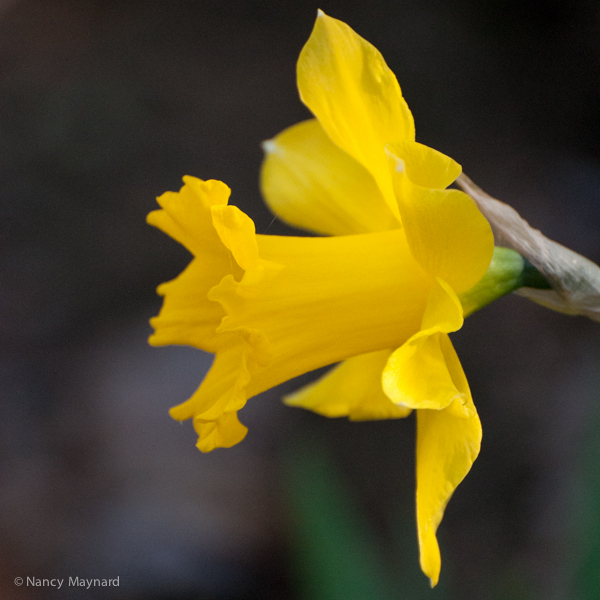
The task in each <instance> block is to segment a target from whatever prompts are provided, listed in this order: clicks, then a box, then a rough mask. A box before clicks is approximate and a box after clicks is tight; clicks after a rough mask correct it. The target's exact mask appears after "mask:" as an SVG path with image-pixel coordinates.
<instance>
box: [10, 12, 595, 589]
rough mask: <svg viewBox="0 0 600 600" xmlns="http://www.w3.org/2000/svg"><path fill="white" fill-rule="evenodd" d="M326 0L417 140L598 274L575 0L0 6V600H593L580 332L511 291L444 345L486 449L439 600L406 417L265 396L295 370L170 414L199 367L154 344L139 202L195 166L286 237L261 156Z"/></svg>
mask: <svg viewBox="0 0 600 600" xmlns="http://www.w3.org/2000/svg"><path fill="white" fill-rule="evenodd" d="M319 6H320V7H321V8H322V9H323V10H325V12H327V13H328V14H330V15H331V16H334V17H337V18H340V19H342V20H344V21H346V22H347V23H348V24H349V25H350V26H352V27H353V28H354V29H355V30H356V31H357V32H358V33H360V34H361V35H362V36H363V37H365V38H366V39H367V40H369V41H370V42H372V43H373V44H375V45H376V46H377V47H378V48H379V49H380V50H381V52H382V53H383V55H384V56H385V58H386V60H387V62H388V64H389V65H390V67H391V68H392V70H394V72H395V73H396V74H397V76H398V79H399V81H400V85H401V86H402V89H403V93H404V95H405V97H406V99H407V101H408V103H409V106H410V107H411V109H412V111H413V114H414V116H415V121H416V126H417V139H418V141H420V142H422V143H425V144H428V145H430V146H433V147H434V148H436V149H438V150H441V151H443V152H445V153H447V154H449V155H450V156H452V157H453V158H455V159H456V160H458V161H459V162H460V163H461V164H462V165H463V168H464V170H465V172H466V173H467V174H468V175H469V176H470V177H471V178H472V179H473V180H474V181H475V182H476V183H478V184H479V185H480V186H481V187H483V188H484V189H485V190H486V191H487V192H489V193H491V194H492V195H494V196H496V197H498V198H500V199H502V200H504V201H505V202H508V203H510V204H512V205H513V206H514V207H515V208H517V210H519V211H520V212H521V214H522V215H523V216H524V217H525V218H526V219H528V220H529V222H530V223H531V224H532V225H534V226H535V227H539V228H540V229H542V230H543V231H544V232H545V233H546V234H547V235H548V236H550V237H552V238H554V239H556V240H557V241H559V242H561V243H563V244H565V245H567V246H569V247H571V248H573V249H574V250H576V251H579V252H581V253H583V254H585V255H586V256H588V257H589V258H591V259H592V260H595V261H596V262H600V7H599V5H598V2H597V1H596V0H587V1H586V0H578V1H573V2H567V1H561V0H504V1H502V0H490V1H487V2H486V1H484V2H481V1H478V0H443V1H442V0H397V1H392V0H388V1H378V0H374V1H372V2H369V3H366V2H358V1H356V2H355V1H349V0H345V1H341V0H339V1H336V0H323V1H322V2H319V3H317V2H311V1H297V2H277V1H275V0H272V1H259V0H255V1H252V0H247V1H245V0H240V1H224V0H222V1H216V0H214V1H210V0H197V1H192V0H188V1H177V0H174V1H162V2H161V1H158V0H156V1H133V0H119V1H113V2H110V1H99V0H96V1H92V0H72V1H68V0H62V1H59V0H12V1H7V0H4V1H2V2H0V273H1V279H0V398H1V402H2V413H1V417H0V597H1V598H3V599H8V600H28V599H30V598H31V599H43V600H46V599H53V598H67V599H69V598H74V599H79V598H85V599H104V598H116V599H119V600H121V599H122V600H124V599H132V600H137V599H142V598H143V599H148V600H159V599H160V600H188V599H192V598H193V599H196V600H202V599H213V600H229V599H234V598H235V599H246V600H254V599H267V600H268V599H288V598H289V599H291V600H294V599H302V598H309V599H311V600H321V599H323V600H327V599H328V598H342V597H343V598H345V599H346V600H347V599H348V598H357V599H360V598H366V597H369V598H398V599H404V598H406V599H421V598H437V599H440V600H442V599H444V598H447V599H469V600H470V599H475V600H477V599H479V598H481V599H486V600H490V599H491V600H494V599H496V598H498V599H500V598H520V599H529V598H531V599H544V600H553V599H556V600H558V599H561V600H562V599H570V598H572V599H575V600H579V599H586V598H590V599H591V598H599V597H600V367H599V365H600V336H599V333H600V330H599V326H598V324H594V323H591V322H588V321H586V320H584V319H583V318H570V317H566V316H562V315H559V314H555V313H551V312H550V311H547V310H545V309H543V308H541V307H538V306H536V305H534V304H532V303H529V302H528V301H526V300H524V299H522V298H518V297H508V298H504V299H502V300H500V301H498V302H496V303H494V304H493V305H491V306H490V307H488V308H486V309H485V310H484V311H482V312H481V313H478V314H475V315H474V316H472V317H471V318H469V320H468V321H467V322H466V324H465V327H464V328H463V330H461V331H460V332H458V333H457V334H455V335H454V336H453V340H454V342H455V345H456V347H457V350H458V352H459V355H460V357H461V361H462V363H463V367H464V369H465V372H466V374H467V376H468V378H469V382H470V384H471V387H472V391H473V397H474V400H475V403H476V405H477V407H478V409H479V412H480V415H481V419H482V422H483V428H484V441H483V448H482V453H481V455H480V458H479V459H478V461H477V462H476V463H475V466H474V468H473V470H472V471H471V473H470V474H469V476H468V477H467V479H466V480H465V482H464V483H463V484H462V485H461V486H460V487H459V489H458V491H457V492H456V494H455V496H454V498H453V499H452V501H451V502H450V504H449V507H448V510H447V513H446V517H445V519H444V521H443V523H442V526H441V528H440V536H439V537H440V540H441V546H442V559H443V566H442V578H441V583H440V585H439V586H438V588H436V589H435V590H433V591H431V590H430V589H429V586H428V581H427V580H426V578H425V577H424V576H422V575H421V574H420V572H419V570H418V551H417V542H416V534H415V524H414V499H413V498H414V420H413V419H412V418H410V419H407V420H405V421H393V422H382V423H363V424H356V423H354V424H352V423H347V422H345V421H332V420H326V419H323V418H320V417H317V416H314V415H311V414H308V413H303V412H302V411H298V410H294V409H288V408H285V407H283V406H282V405H281V403H280V402H279V397H280V396H281V394H282V393H283V392H284V391H285V390H286V389H293V388H294V387H295V386H297V385H298V383H297V382H292V383H290V384H287V385H286V386H282V388H280V389H276V390H272V391H271V392H268V393H266V394H264V395H263V396H261V397H259V398H255V399H253V400H252V401H250V402H249V404H248V406H247V407H246V408H245V409H244V411H243V413H242V415H241V416H242V420H243V421H244V422H245V423H247V424H248V425H249V426H250V432H249V434H248V437H247V438H246V440H245V441H244V442H243V443H242V444H241V445H239V446H237V447H235V448H233V449H230V450H218V451H216V452H214V453H211V454H209V455H203V454H201V453H199V452H198V451H197V450H196V449H195V447H194V443H195V434H194V433H193V431H192V427H191V425H190V423H185V424H183V425H180V424H177V423H175V422H174V421H172V420H171V419H170V418H169V416H168V414H167V410H168V408H169V407H170V406H172V405H174V404H177V403H179V402H181V401H183V400H184V399H186V398H187V397H188V395H189V394H191V393H192V391H193V390H194V389H195V387H196V386H197V385H198V384H199V382H200V381H201V379H202V376H203V373H204V372H205V371H206V369H207V368H208V366H209V365H210V357H209V356H207V355H203V354H202V353H201V352H199V351H196V350H193V349H190V348H178V347H170V348H164V349H151V348H150V347H148V346H147V343H146V338H147V336H148V334H149V332H150V328H149V325H148V324H147V321H148V319H149V318H150V317H151V316H152V315H154V314H156V313H157V312H158V310H159V307H160V299H159V298H158V297H157V296H156V295H155V292H154V289H155V287H156V286H157V285H158V284H159V283H160V282H162V281H165V280H167V279H171V278H173V277H174V276H176V275H177V274H178V273H179V272H180V271H181V269H182V268H183V267H184V266H185V265H186V264H187V262H188V260H189V256H188V255H187V253H186V251H185V250H183V249H182V248H181V247H179V246H178V245H177V244H176V243H175V242H173V241H172V240H171V239H169V238H167V236H165V235H163V234H161V233H160V232H158V231H156V230H154V229H152V228H151V227H148V226H147V225H146V224H145V221H144V219H145V215H146V214H147V213H148V212H149V211H150V210H152V209H154V208H155V206H156V205H155V201H154V198H155V197H156V196H157V195H159V194H161V193H162V192H164V191H166V190H176V189H179V187H180V185H181V176H182V175H184V174H190V175H195V176H198V177H201V178H205V179H210V178H216V179H221V180H223V181H225V182H227V183H228V185H230V186H231V188H232V189H233V195H232V202H233V203H234V204H236V205H237V206H239V207H240V208H242V209H243V210H244V211H245V212H247V213H248V214H249V215H250V216H251V217H252V218H253V219H254V220H255V222H256V226H257V231H258V232H259V233H264V232H266V231H267V230H268V232H269V233H277V234H282V233H288V232H290V230H289V229H287V228H286V227H285V226H284V225H282V224H281V223H279V222H277V221H275V222H274V223H271V221H272V216H271V215H270V214H269V213H268V211H267V210H266V209H265V207H264V206H263V205H262V202H261V198H260V194H259V191H258V169H259V165H260V162H261V150H260V145H259V144H260V142H261V141H262V140H264V139H267V138H269V137H272V136H273V135H275V134H276V133H278V132H279V131H280V130H281V129H283V128H285V127H287V126H289V125H292V124H293V123H295V122H297V121H299V120H302V119H304V118H306V117H307V116H308V112H307V110H306V109H305V108H304V107H303V106H302V105H301V103H300V101H299V100H298V97H297V92H296V87H295V61H296V59H297V56H298V53H299V52H300V49H301V47H302V45H303V44H304V42H305V41H306V39H307V38H308V36H309V34H310V31H311V28H312V25H313V21H314V18H315V15H316V9H317V8H318V7H319ZM332 481H333V482H335V484H334V483H332ZM328 511H329V512H328ZM340 515H345V517H344V518H345V521H344V522H343V523H342V524H341V525H340V526H339V527H338V525H337V520H336V519H337V518H338V517H340ZM340 518H341V517H340ZM311 519H312V520H311ZM319 519H321V521H319ZM315 523H317V525H315ZM318 523H321V525H318ZM311 527H312V529H313V530H314V531H313V534H314V535H312V536H311V535H309V534H308V533H306V532H310V531H311ZM328 527H331V531H329V530H328V529H327V528H328ZM336 527H337V529H336ZM327 531H329V533H328V535H327V536H325V537H324V540H325V541H323V540H321V541H319V540H320V538H319V532H320V533H321V534H322V533H323V532H327ZM352 532H354V533H352ZM354 534H355V535H354ZM336 536H337V537H336ZM344 536H350V538H351V539H350V538H348V539H346V538H344ZM353 536H354V537H353ZM336 540H337V541H336ZM327 544H331V546H328V545H327ZM336 544H338V545H337V546H336ZM350 547H355V548H356V549H357V556H358V558H356V556H355V557H354V559H352V557H346V558H347V560H346V559H344V558H343V556H345V555H344V553H343V551H344V549H346V550H347V549H348V548H350ZM328 548H330V550H327V549H328ZM325 550H327V551H325ZM353 560H354V562H352V561H353ZM357 561H358V563H357ZM359 563H360V564H359ZM357 564H358V566H357ZM361 569H362V571H361ZM363 571H364V572H363ZM348 573H350V577H349V578H348ZM18 576H20V577H24V578H26V577H28V576H29V577H37V578H43V577H46V578H56V577H59V578H60V577H67V578H68V577H69V576H71V577H76V576H78V577H87V578H90V577H97V578H115V577H119V587H118V588H115V589H112V590H111V589H99V588H94V589H91V590H85V589H81V590H80V589H77V588H72V587H69V588H68V587H66V584H65V585H64V586H63V588H62V589H61V590H60V591H53V590H50V589H48V588H33V587H31V586H26V585H23V586H22V587H16V586H15V585H14V583H13V580H14V578H15V577H18ZM361 577H362V579H361ZM319 578H321V579H319ZM353 578H354V579H353ZM325 579H327V581H329V583H327V582H325V583H323V581H325ZM358 579H361V580H360V581H358ZM384 580H385V584H382V586H383V587H382V589H380V590H377V591H376V590H375V588H374V587H373V586H374V585H376V584H373V583H372V582H373V581H379V582H380V583H381V582H382V581H384ZM315 581H321V584H320V587H319V585H318V584H315ZM369 581H370V582H371V583H369ZM332 582H333V583H332ZM336 582H337V583H336ZM349 582H350V583H349ZM365 582H366V583H365ZM361 585H365V586H366V588H365V589H370V590H371V591H370V593H369V595H361V594H363V592H361V591H360V590H361V589H362V588H361V587H360V586H361ZM328 586H329V587H328ZM344 586H346V587H344ZM384 588H385V589H384ZM327 590H329V591H327ZM341 590H345V591H344V592H343V594H342V591H341ZM336 594H337V595H336Z"/></svg>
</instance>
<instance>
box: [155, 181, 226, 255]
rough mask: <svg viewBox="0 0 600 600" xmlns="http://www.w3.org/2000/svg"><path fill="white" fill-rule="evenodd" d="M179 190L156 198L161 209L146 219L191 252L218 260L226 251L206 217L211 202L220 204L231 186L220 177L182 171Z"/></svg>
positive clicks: (222, 204) (224, 199)
mask: <svg viewBox="0 0 600 600" xmlns="http://www.w3.org/2000/svg"><path fill="white" fill-rule="evenodd" d="M183 182H184V184H185V185H184V186H183V187H182V188H181V189H180V190H179V192H166V193H164V194H163V195H162V196H159V197H158V198H157V202H158V203H159V204H160V206H161V208H162V209H163V210H155V211H152V212H151V213H150V214H149V215H148V217H147V218H146V221H147V222H148V223H149V224H150V225H154V227H158V229H161V230H162V231H164V232H165V233H166V234H167V235H170V236H171V237H172V238H173V239H175V240H177V241H178V242H179V243H180V244H182V245H184V246H185V247H186V248H187V249H188V250H189V251H190V252H191V253H192V254H195V255H199V254H202V255H203V256H206V255H207V254H209V253H210V254H212V256H211V260H217V261H219V263H220V262H221V261H222V260H223V257H225V259H226V260H229V252H228V251H227V249H226V248H224V247H223V245H222V243H221V242H220V240H219V237H218V235H217V232H216V231H215V229H214V227H213V225H212V220H211V217H210V210H211V208H212V207H213V206H224V205H226V204H227V202H228V200H229V195H230V194H231V190H230V189H229V187H228V186H226V185H225V184H224V183H223V182H222V181H216V180H209V181H202V180H201V179H197V178H196V177H190V176H189V175H186V176H185V177H184V178H183Z"/></svg>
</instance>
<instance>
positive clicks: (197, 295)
mask: <svg viewBox="0 0 600 600" xmlns="http://www.w3.org/2000/svg"><path fill="white" fill-rule="evenodd" d="M211 267H212V268H211ZM215 267H216V268H215ZM221 277H222V271H220V270H219V269H218V267H217V265H216V264H214V263H212V265H211V264H210V263H209V265H207V264H206V263H205V262H203V261H200V260H197V259H194V260H193V261H192V262H191V263H190V264H189V265H188V267H187V268H186V269H185V270H184V271H183V272H182V273H181V274H180V275H179V276H178V277H177V278H175V279H173V280H172V281H169V282H168V283H163V284H162V285H160V286H158V289H157V292H158V293H159V294H160V295H161V296H164V297H165V299H164V301H163V305H162V308H161V310H160V314H159V315H158V316H157V317H154V318H152V319H150V324H151V325H152V327H154V334H153V335H151V336H150V339H149V340H148V341H149V342H150V344H152V345H153V346H165V345H167V344H180V345H188V346H194V347H196V348H200V349H201V350H205V351H206V352H216V351H217V348H218V347H219V341H220V340H222V341H223V343H225V342H224V340H223V334H218V333H217V331H216V330H217V327H218V326H219V324H220V323H221V320H222V319H223V317H224V316H225V311H224V310H223V308H222V306H221V305H220V304H219V303H218V302H212V301H210V300H209V299H208V298H207V293H208V291H209V290H210V289H211V288H212V287H214V286H215V285H216V284H217V283H218V281H219V279H220V278H221Z"/></svg>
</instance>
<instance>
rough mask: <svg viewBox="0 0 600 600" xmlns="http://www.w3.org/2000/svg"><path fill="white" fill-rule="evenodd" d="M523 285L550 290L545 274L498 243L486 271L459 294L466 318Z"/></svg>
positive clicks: (516, 253)
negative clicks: (473, 283) (472, 284)
mask: <svg viewBox="0 0 600 600" xmlns="http://www.w3.org/2000/svg"><path fill="white" fill-rule="evenodd" d="M522 287H528V288H535V289H538V290H548V289H551V286H550V284H549V283H548V282H547V281H546V279H545V278H544V276H543V275H542V274H541V273H540V272H539V271H538V270H537V269H536V268H535V267H534V266H533V265H532V264H531V263H530V262H529V261H528V260H527V259H526V258H523V257H522V256H521V255H520V254H519V253H518V252H516V251H515V250H511V249H509V248H501V247H500V246H496V247H495V248H494V255H493V256H492V261H491V262H490V266H489V268H488V270H487V272H486V274H485V275H484V276H483V277H482V278H481V280H480V281H479V283H477V284H476V285H474V286H473V287H472V288H471V289H470V290H468V291H467V292H465V293H463V294H461V295H460V301H461V303H462V305H463V309H464V313H465V317H467V316H469V315H472V314H473V313H474V312H475V311H478V310H479V309H480V308H483V307H484V306H486V305H488V304H489V303H490V302H493V301H494V300H496V299H497V298H500V297H501V296H505V295H506V294H510V293H511V292H514V291H515V290H518V289H519V288H522Z"/></svg>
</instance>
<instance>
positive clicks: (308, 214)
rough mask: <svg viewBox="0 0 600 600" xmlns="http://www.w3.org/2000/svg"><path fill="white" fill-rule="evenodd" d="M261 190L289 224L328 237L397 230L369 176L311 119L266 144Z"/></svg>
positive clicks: (395, 223) (277, 212)
mask: <svg viewBox="0 0 600 600" xmlns="http://www.w3.org/2000/svg"><path fill="white" fill-rule="evenodd" d="M263 148H264V150H265V153H266V155H265V160H264V162H263V164H262V169H261V177H260V183H261V190H262V194H263V196H264V198H265V201H266V203H267V204H268V206H269V207H270V208H271V210H272V211H273V212H274V213H275V214H276V215H277V216H278V217H280V218H281V219H283V220H284V221H286V222H287V223H289V224H291V225H293V226H295V227H301V228H303V229H307V230H309V231H315V232H317V233H322V234H327V235H346V234H352V233H366V232H369V231H385V230H386V229H394V228H396V227H398V226H399V223H398V220H397V219H396V218H395V217H394V215H393V214H392V211H391V210H390V209H389V208H388V205H387V204H386V202H385V200H384V199H383V196H382V195H381V192H380V191H379V188H378V187H377V184H376V183H375V180H374V179H373V177H372V176H371V174H370V173H369V172H368V171H367V170H366V169H365V168H364V167H363V166H362V165H361V164H359V163H358V162H357V161H356V160H355V159H353V158H352V157H351V156H350V155H348V154H347V153H346V152H344V151H343V150H341V149H340V148H339V147H338V146H336V145H335V144H334V143H333V142H332V141H331V140H330V139H329V137H328V136H327V134H326V133H325V132H324V131H323V128H322V127H321V125H320V124H319V122H318V121H316V120H314V119H312V120H310V121H304V122H302V123H298V124H297V125H294V126H292V127H290V128H289V129H286V130H285V131H283V132H281V133H280V134H279V135H278V136H276V137H275V138H273V139H272V140H268V141H267V142H264V144H263Z"/></svg>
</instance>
